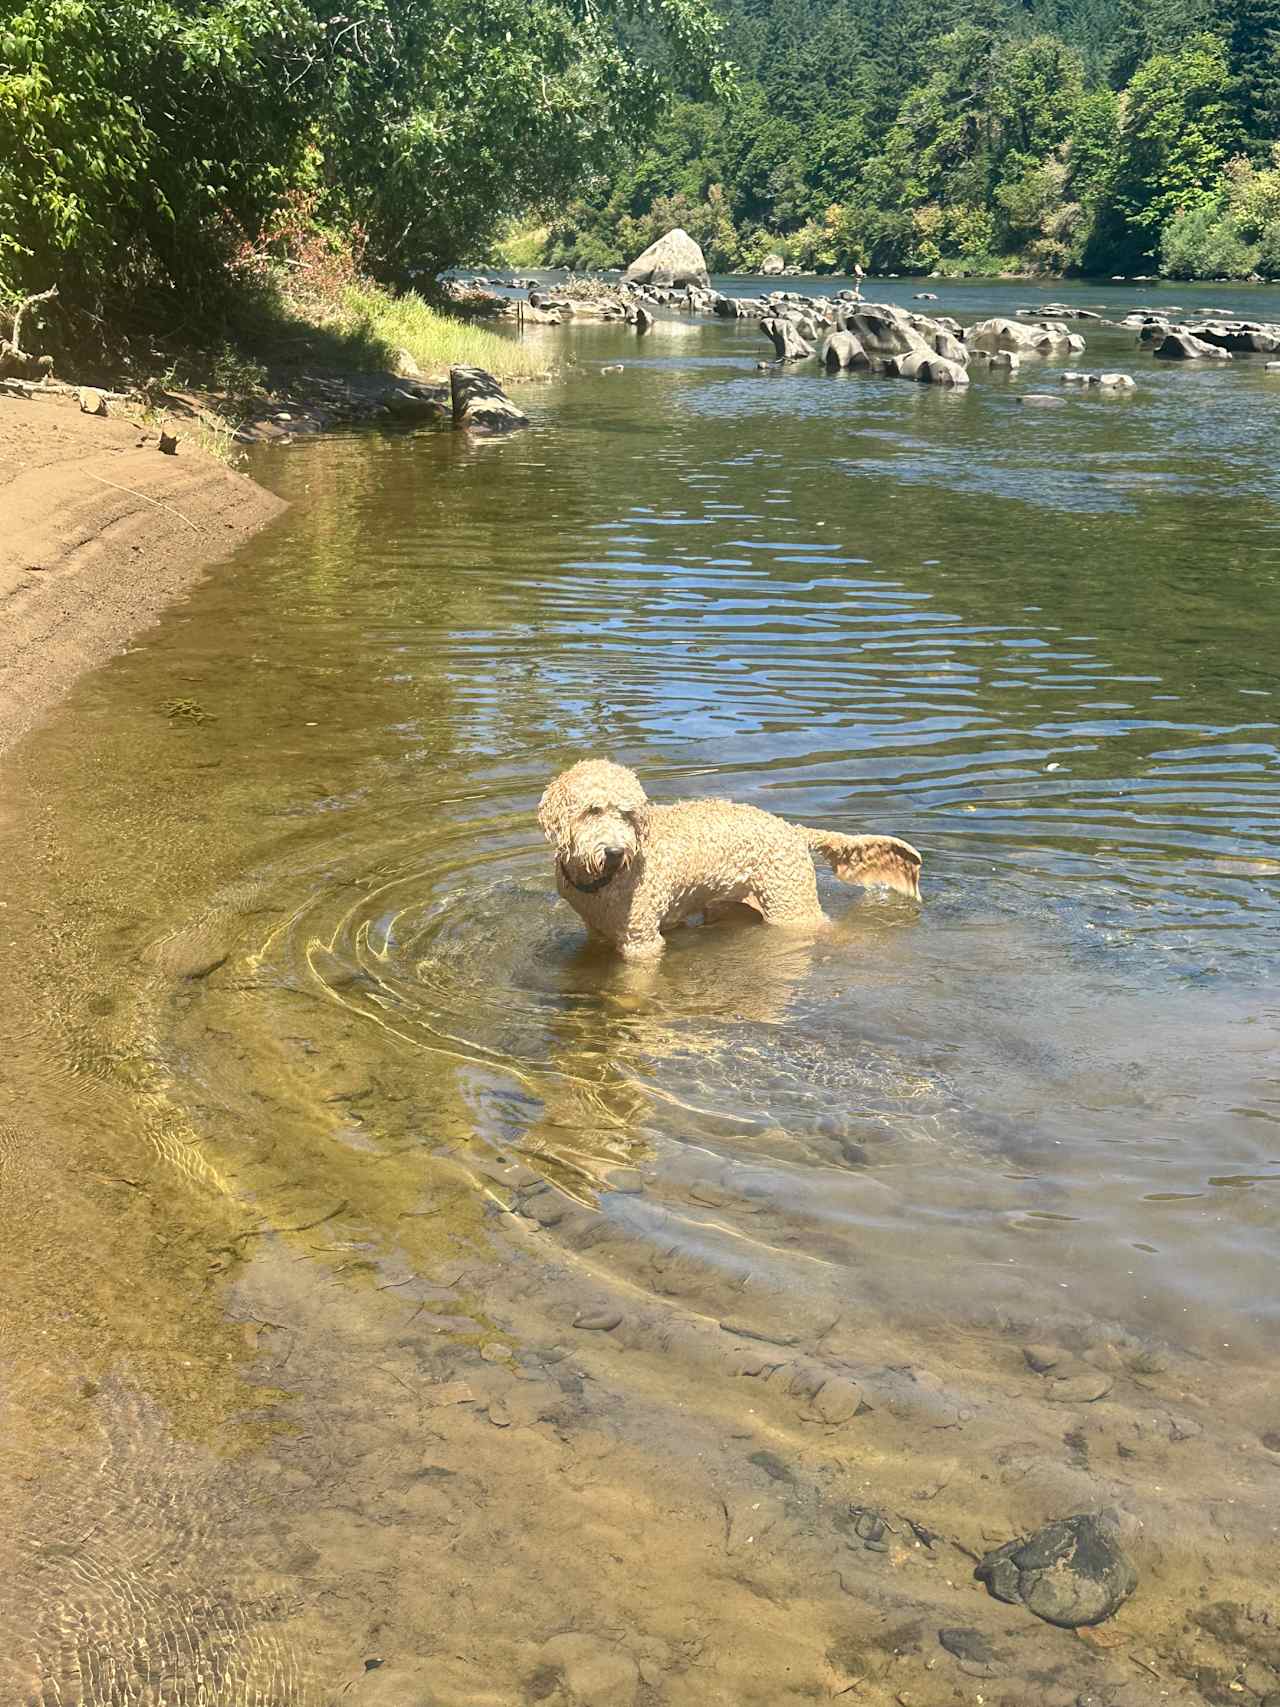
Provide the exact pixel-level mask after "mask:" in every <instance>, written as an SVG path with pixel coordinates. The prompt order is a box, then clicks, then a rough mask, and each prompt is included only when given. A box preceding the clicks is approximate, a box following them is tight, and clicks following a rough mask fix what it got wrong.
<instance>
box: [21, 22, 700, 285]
mask: <svg viewBox="0 0 1280 1707" xmlns="http://www.w3.org/2000/svg"><path fill="white" fill-rule="evenodd" d="M716 41H717V25H716V22H715V18H714V15H713V13H712V11H711V9H710V5H709V3H708V0H594V3H592V4H585V3H584V0H536V3H531V0H347V3H346V4H344V5H343V6H342V7H341V8H340V9H339V7H338V6H337V5H336V4H335V3H334V0H109V3H108V0H4V4H3V6H0V162H3V168H2V169H0V280H3V282H5V283H6V284H7V285H8V286H9V287H11V288H16V289H24V288H25V289H28V290H34V289H38V288H41V287H43V286H46V285H48V284H50V283H52V282H54V280H56V281H57V282H58V284H59V287H60V290H61V293H62V300H63V302H71V303H73V304H78V305H79V306H81V307H88V308H90V309H91V310H94V311H100V310H101V309H102V308H103V306H104V304H106V303H108V302H111V301H119V300H120V299H122V298H124V297H126V296H128V295H130V294H137V293H138V292H139V291H142V290H145V289H150V288H153V287H161V288H163V289H165V290H168V291H171V292H175V293H178V294H180V295H181V296H182V297H183V298H184V304H185V305H186V306H191V305H193V302H194V306H195V307H196V308H197V309H198V307H199V305H200V304H199V300H198V299H199V298H201V297H203V296H206V295H209V294H211V293H214V292H216V291H217V290H219V289H220V288H221V287H222V286H223V285H224V284H225V280H226V276H227V275H226V271H225V269H226V266H227V264H228V263H229V261H230V260H231V259H232V257H233V256H235V255H236V253H237V252H240V253H244V252H246V251H249V252H253V251H254V250H255V249H256V248H257V247H258V246H259V245H260V243H261V241H262V239H263V234H264V231H265V230H266V228H267V226H268V224H269V222H270V220H271V218H272V216H273V214H274V212H275V211H276V210H277V209H279V208H280V207H281V205H282V204H283V203H285V202H286V201H287V200H288V198H289V197H290V195H292V194H294V193H296V192H299V191H302V192H306V193H311V194H314V195H315V196H316V197H317V198H318V200H317V208H318V211H319V212H320V213H322V214H323V216H324V218H325V219H326V220H327V221H329V222H331V223H334V224H337V225H340V226H341V227H342V228H343V229H344V230H350V229H352V228H356V227H358V228H359V229H360V230H361V231H362V232H363V235H364V241H365V245H366V262H367V265H368V266H369V267H370V268H371V269H372V270H373V271H374V272H376V273H377V274H378V275H380V276H381V277H383V278H384V279H387V280H390V281H393V282H396V283H406V282H407V281H408V280H409V279H410V278H411V277H412V276H413V275H414V274H415V272H418V271H421V270H427V271H429V272H435V271H437V270H440V269H442V268H444V267H447V266H450V265H453V264H455V263H457V262H458V261H460V260H463V259H466V258H469V257H470V256H472V255H475V254H477V253H478V252H480V251H481V250H482V249H483V247H484V246H485V244H486V240H487V239H488V238H489V236H490V234H491V233H492V232H493V230H494V229H495V228H497V227H500V226H501V224H502V222H503V220H504V219H506V218H509V217H512V216H519V215H523V214H525V213H527V212H529V211H530V210H532V209H537V208H539V207H542V206H545V205H547V204H549V203H551V202H553V201H557V200H560V199H563V197H564V196H565V195H566V194H567V192H568V191H569V190H570V189H571V188H572V187H573V186H574V184H575V183H576V182H577V181H578V180H579V179H580V178H582V177H583V176H584V175H585V174H589V173H590V172H592V171H594V170H598V169H599V168H601V167H602V166H603V165H605V164H607V163H610V162H612V161H613V160H615V158H616V156H617V152H618V149H619V147H620V146H622V145H623V144H625V143H627V142H632V141H635V140H636V139H637V138H638V137H639V136H640V135H642V134H643V133H645V132H646V131H647V127H648V126H650V125H651V124H652V123H653V121H654V120H655V118H656V117H657V115H658V114H659V113H660V112H661V110H662V109H663V106H664V104H665V102H666V99H667V93H668V87H669V83H668V79H667V78H666V77H665V76H664V72H665V71H666V69H667V68H668V61H669V57H670V56H678V57H679V60H680V63H681V66H682V74H683V76H684V77H685V79H686V81H687V82H688V83H689V84H690V86H693V85H695V84H696V83H697V81H698V80H699V79H700V78H701V79H703V80H707V79H713V80H714V79H715V78H716V77H717V76H718V75H719V67H718V63H717V60H716Z"/></svg>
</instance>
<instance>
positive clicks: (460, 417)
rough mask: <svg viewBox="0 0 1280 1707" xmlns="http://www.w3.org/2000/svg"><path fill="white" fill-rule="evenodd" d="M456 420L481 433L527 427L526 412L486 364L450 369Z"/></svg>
mask: <svg viewBox="0 0 1280 1707" xmlns="http://www.w3.org/2000/svg"><path fill="white" fill-rule="evenodd" d="M449 391H450V394H451V396H452V400H453V424H454V426H455V427H466V428H468V429H469V430H470V431H471V432H478V433H510V432H513V431H514V430H515V429H516V428H517V427H527V426H528V425H529V417H528V416H527V415H522V414H521V413H520V411H519V409H517V408H516V406H515V404H514V403H513V402H512V401H511V399H510V398H509V397H508V396H507V394H506V392H505V391H504V390H503V389H502V387H501V386H500V385H499V384H498V382H497V380H496V379H495V378H494V377H493V375H492V374H491V373H486V372H485V370H484V369H483V368H482V367H452V368H450V369H449Z"/></svg>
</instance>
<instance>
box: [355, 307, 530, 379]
mask: <svg viewBox="0 0 1280 1707" xmlns="http://www.w3.org/2000/svg"><path fill="white" fill-rule="evenodd" d="M342 312H343V314H344V316H349V317H350V320H351V327H350V330H351V331H352V332H353V333H354V334H356V335H357V336H358V337H359V338H360V339H361V340H362V341H363V342H365V343H367V344H372V345H375V346H377V347H379V348H380V349H381V351H382V352H383V354H384V358H385V360H386V362H387V364H388V365H390V363H391V362H392V361H393V360H394V358H395V353H396V351H397V350H407V351H408V352H409V354H410V355H411V356H412V357H413V359H414V361H415V362H417V364H418V366H419V367H420V368H421V369H422V371H423V373H424V374H425V375H427V376H428V377H429V378H436V377H439V378H444V377H445V375H447V373H448V371H449V369H450V368H451V367H453V366H455V365H456V364H461V365H464V366H468V367H482V368H485V369H486V370H487V371H488V372H489V373H491V374H492V375H493V376H494V378H495V379H507V380H519V379H540V378H541V377H542V376H543V375H544V374H545V373H546V371H547V366H548V362H547V352H546V350H545V349H543V348H540V347H539V345H538V343H537V342H536V341H534V342H531V343H529V344H525V343H522V342H521V341H520V340H519V339H518V338H517V337H515V336H514V334H512V335H510V336H507V335H504V334H503V333H500V332H491V331H489V330H488V328H487V327H484V326H473V325H470V324H469V323H468V322H467V321H465V320H459V319H456V318H455V317H454V316H453V315H451V314H443V313H441V312H440V310H439V309H436V308H432V307H430V306H429V305H428V304H427V303H426V302H424V301H423V300H422V298H421V297H420V296H417V295H415V294H414V293H413V292H412V291H410V292H409V293H408V294H407V295H405V296H389V295H388V294H387V293H386V292H385V291H382V290H379V289H378V288H377V287H376V286H372V285H365V284H359V285H348V286H347V287H346V289H345V290H344V291H343V292H342Z"/></svg>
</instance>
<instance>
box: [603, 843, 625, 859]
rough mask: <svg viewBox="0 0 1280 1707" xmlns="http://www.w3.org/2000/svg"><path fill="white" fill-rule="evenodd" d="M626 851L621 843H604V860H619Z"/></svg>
mask: <svg viewBox="0 0 1280 1707" xmlns="http://www.w3.org/2000/svg"><path fill="white" fill-rule="evenodd" d="M626 851H627V850H626V847H625V845H624V844H623V843H622V842H606V843H605V845H604V857H605V858H606V859H621V858H622V856H623V854H624V853H626Z"/></svg>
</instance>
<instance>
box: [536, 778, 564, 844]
mask: <svg viewBox="0 0 1280 1707" xmlns="http://www.w3.org/2000/svg"><path fill="white" fill-rule="evenodd" d="M538 823H539V825H540V826H541V828H542V833H543V835H544V836H545V837H546V838H547V840H548V841H549V842H550V843H551V845H552V847H563V846H564V844H565V842H566V841H567V840H568V838H569V796H568V792H567V790H566V789H565V787H564V782H563V778H561V777H557V778H556V779H555V781H554V782H551V783H548V784H547V788H546V792H545V793H544V794H543V796H542V799H541V800H540V801H539V802H538Z"/></svg>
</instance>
